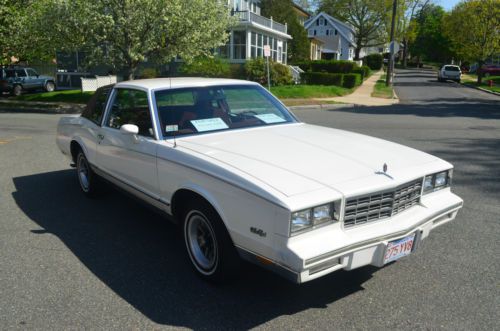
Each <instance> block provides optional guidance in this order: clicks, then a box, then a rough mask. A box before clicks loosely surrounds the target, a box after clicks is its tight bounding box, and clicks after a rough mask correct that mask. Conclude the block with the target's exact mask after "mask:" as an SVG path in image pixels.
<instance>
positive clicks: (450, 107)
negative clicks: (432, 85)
mask: <svg viewBox="0 0 500 331" xmlns="http://www.w3.org/2000/svg"><path fill="white" fill-rule="evenodd" d="M499 101H500V98H499V100H485V99H471V98H464V99H457V98H439V99H434V100H433V101H432V103H429V102H422V103H418V102H413V103H400V104H395V105H390V106H378V107H371V106H370V107H365V106H355V107H345V108H332V109H331V111H340V112H349V113H359V114H373V115H414V116H421V117H457V116H458V117H472V118H481V119H500V107H499V104H500V102H499Z"/></svg>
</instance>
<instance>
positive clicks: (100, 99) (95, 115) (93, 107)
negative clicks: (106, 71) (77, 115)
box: [82, 87, 111, 125]
mask: <svg viewBox="0 0 500 331" xmlns="http://www.w3.org/2000/svg"><path fill="white" fill-rule="evenodd" d="M110 91H111V87H102V88H100V89H98V90H97V91H96V93H95V94H94V96H93V97H92V99H90V101H89V103H88V104H87V107H86V108H85V110H84V111H83V112H82V117H85V118H87V119H89V120H91V121H92V122H94V123H95V124H97V125H100V124H101V121H102V116H103V115H104V110H105V108H106V101H107V100H108V95H109V92H110Z"/></svg>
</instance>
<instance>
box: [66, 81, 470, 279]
mask: <svg viewBox="0 0 500 331" xmlns="http://www.w3.org/2000/svg"><path fill="white" fill-rule="evenodd" d="M57 144H58V146H59V148H60V150H61V151H62V153H63V154H65V155H67V156H68V157H69V159H70V162H71V163H72V165H73V166H74V167H76V173H77V178H78V182H79V185H80V188H81V190H82V191H83V193H84V194H85V195H87V196H89V197H93V196H96V194H98V193H99V187H100V184H101V183H102V180H103V179H104V180H106V181H108V182H111V183H113V184H115V185H117V186H119V187H120V188H121V189H123V190H125V191H127V192H129V193H131V194H133V195H135V196H136V197H138V198H140V199H141V200H144V201H145V202H147V203H148V204H150V205H152V206H154V207H156V208H158V209H160V210H161V211H162V212H164V213H165V214H166V216H167V217H166V218H168V219H170V220H172V221H174V222H176V223H178V224H179V225H180V226H181V228H182V234H183V237H184V243H185V248H186V250H187V256H189V260H190V262H191V263H192V265H193V267H194V270H196V271H197V272H198V273H199V275H201V276H202V277H203V278H205V279H207V280H211V281H216V282H221V281H224V280H226V279H228V277H231V276H234V275H235V274H236V273H237V271H238V269H239V263H240V261H241V258H243V259H245V260H249V261H251V262H254V263H257V264H259V265H261V266H263V267H266V268H268V269H271V270H273V271H275V272H277V273H279V274H280V275H282V276H284V277H286V278H288V279H290V280H292V281H294V282H297V283H303V282H307V281H310V280H313V279H316V278H318V277H322V276H324V275H326V274H328V273H331V272H333V271H336V270H340V269H345V270H352V269H355V268H359V267H361V266H365V265H374V266H379V267H381V266H383V265H385V264H387V263H390V262H392V261H395V260H397V259H399V258H401V257H404V256H406V255H408V254H410V253H411V252H413V251H415V250H416V249H418V247H419V245H420V244H421V242H422V241H423V240H424V239H425V238H427V237H428V236H429V234H430V232H431V231H432V230H433V229H435V228H436V227H438V226H440V225H442V224H445V223H447V222H449V221H451V220H453V219H454V218H455V217H456V215H457V212H458V210H459V209H460V208H461V207H462V203H463V202H462V200H461V199H460V198H459V197H458V196H456V195H455V194H453V193H452V192H451V190H450V184H451V179H452V170H453V169H452V168H453V167H452V165H451V164H449V163H448V162H446V161H443V160H441V159H439V158H437V157H434V156H432V155H429V154H426V153H423V152H420V151H417V150H415V149H412V148H409V147H405V146H402V145H398V144H395V143H392V142H388V141H384V140H381V139H377V138H373V137H369V136H364V135H361V134H356V133H351V132H347V131H342V130H337V129H331V128H326V127H321V126H314V125H309V124H306V123H302V122H300V121H299V120H298V119H297V118H296V117H295V116H294V115H293V114H292V113H290V112H289V111H288V110H287V109H286V107H285V106H283V104H282V103H280V102H279V101H278V100H277V99H276V98H275V97H274V96H272V95H271V94H270V93H269V92H267V90H266V89H264V88H263V87H261V86H260V85H258V84H256V83H252V82H247V81H240V80H227V79H203V78H172V79H168V78H166V79H150V80H137V81H128V82H121V83H118V84H116V85H114V86H106V87H103V88H100V89H98V90H97V92H96V93H95V94H94V96H93V98H92V100H91V101H90V102H89V104H88V105H87V108H86V109H85V110H84V112H83V113H82V115H81V116H78V117H75V116H68V117H63V118H61V120H60V122H59V124H58V129H57Z"/></svg>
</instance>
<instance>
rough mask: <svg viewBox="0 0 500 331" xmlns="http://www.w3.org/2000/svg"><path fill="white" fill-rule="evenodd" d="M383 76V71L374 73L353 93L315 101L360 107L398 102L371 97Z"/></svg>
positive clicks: (396, 101)
mask: <svg viewBox="0 0 500 331" xmlns="http://www.w3.org/2000/svg"><path fill="white" fill-rule="evenodd" d="M383 74H384V71H383V70H380V71H378V72H376V73H374V74H373V75H372V76H371V77H370V78H368V79H367V80H365V81H364V82H363V84H362V85H361V86H360V87H358V88H357V89H356V90H355V91H354V92H353V93H351V94H349V95H346V96H343V97H333V98H315V99H314V100H316V101H320V102H321V101H336V102H342V103H349V104H355V105H362V106H388V105H393V104H396V103H398V102H399V100H398V99H397V98H395V99H384V98H375V97H372V95H371V94H372V92H373V87H374V86H375V83H376V82H377V80H379V79H380V77H381V76H382V75H383Z"/></svg>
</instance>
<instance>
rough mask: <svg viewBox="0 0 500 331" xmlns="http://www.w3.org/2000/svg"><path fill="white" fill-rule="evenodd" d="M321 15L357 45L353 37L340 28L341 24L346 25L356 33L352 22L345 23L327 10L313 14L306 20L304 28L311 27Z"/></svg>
mask: <svg viewBox="0 0 500 331" xmlns="http://www.w3.org/2000/svg"><path fill="white" fill-rule="evenodd" d="M320 17H323V18H324V19H326V20H327V21H328V22H329V23H330V24H331V25H332V26H334V27H335V28H336V29H337V31H338V33H339V34H340V35H341V36H342V37H344V39H345V40H347V41H348V42H349V43H350V44H351V45H352V46H356V44H355V43H354V40H352V39H351V38H349V37H348V36H347V35H346V34H345V33H344V31H343V30H342V29H339V26H342V27H345V28H347V29H349V30H350V31H351V32H352V33H354V32H355V31H354V28H353V27H352V26H351V25H350V24H347V23H344V22H342V21H340V20H338V19H336V18H334V17H332V16H330V15H328V14H327V13H325V12H321V13H319V14H317V15H316V16H313V17H311V18H310V19H308V20H307V21H306V22H305V25H304V28H306V29H309V28H310V27H311V25H312V24H313V23H314V22H316V20H317V19H318V18H320Z"/></svg>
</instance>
